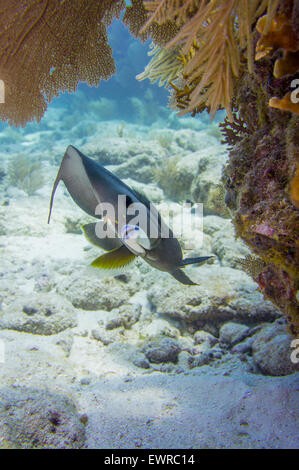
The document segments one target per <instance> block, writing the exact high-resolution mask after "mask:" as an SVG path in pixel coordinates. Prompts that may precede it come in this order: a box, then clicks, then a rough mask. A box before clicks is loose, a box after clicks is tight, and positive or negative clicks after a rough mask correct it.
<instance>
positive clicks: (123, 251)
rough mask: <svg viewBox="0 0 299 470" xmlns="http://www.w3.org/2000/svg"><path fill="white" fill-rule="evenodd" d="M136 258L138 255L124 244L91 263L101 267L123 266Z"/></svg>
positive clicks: (94, 266) (93, 265) (115, 267)
mask: <svg viewBox="0 0 299 470" xmlns="http://www.w3.org/2000/svg"><path fill="white" fill-rule="evenodd" d="M135 258H136V256H135V255H134V254H133V253H131V251H130V250H128V248H127V247H126V246H124V245H123V246H121V247H120V248H116V249H115V250H112V251H109V253H105V254H104V255H101V256H99V257H98V258H96V259H95V260H94V261H93V262H92V263H91V266H92V267H93V268H101V269H117V268H123V267H124V266H126V265H127V264H129V263H131V262H132V261H134V259H135Z"/></svg>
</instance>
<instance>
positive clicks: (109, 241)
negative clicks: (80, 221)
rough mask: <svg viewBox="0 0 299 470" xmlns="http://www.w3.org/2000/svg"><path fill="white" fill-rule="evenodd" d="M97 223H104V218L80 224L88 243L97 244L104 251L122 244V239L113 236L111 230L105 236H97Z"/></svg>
mask: <svg viewBox="0 0 299 470" xmlns="http://www.w3.org/2000/svg"><path fill="white" fill-rule="evenodd" d="M97 224H103V225H104V224H105V222H104V220H99V221H98V222H92V223H90V224H85V225H81V229H82V231H83V233H84V235H85V237H86V238H87V240H88V241H89V243H91V244H92V245H95V246H98V247H100V248H102V249H103V250H105V251H112V250H115V249H116V248H120V247H121V246H122V245H123V243H122V241H121V240H120V239H119V238H117V237H115V236H113V233H112V230H111V231H109V232H108V233H107V235H108V236H107V237H104V238H100V237H98V236H97V233H96V226H97ZM110 232H111V233H110Z"/></svg>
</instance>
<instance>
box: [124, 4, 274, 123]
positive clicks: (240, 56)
mask: <svg viewBox="0 0 299 470" xmlns="http://www.w3.org/2000/svg"><path fill="white" fill-rule="evenodd" d="M278 3H279V1H278V0H227V1H223V0H197V1H196V0H187V1H184V2H178V1H177V0H157V1H147V0H145V1H144V2H143V4H144V8H145V11H146V12H147V16H146V19H145V20H144V17H145V14H144V11H143V21H144V24H143V26H140V24H141V23H142V21H140V22H139V25H138V26H139V29H138V28H135V33H136V34H139V35H141V36H142V35H144V34H148V35H150V36H151V32H150V29H153V27H154V25H159V26H160V27H161V28H163V26H164V25H166V24H175V25H176V27H177V33H176V34H175V35H174V37H173V38H172V39H170V40H169V41H168V42H167V43H166V44H165V45H164V47H165V49H166V50H171V48H172V47H176V48H178V47H179V48H180V57H181V58H185V60H183V70H182V71H180V68H178V76H177V81H175V80H173V79H171V80H168V81H167V80H164V81H165V82H166V83H170V84H171V85H172V87H173V89H174V91H173V93H172V94H173V98H174V100H175V101H176V103H177V108H179V109H182V111H181V113H180V114H185V113H188V112H192V113H193V114H196V113H197V112H200V111H202V110H203V109H204V108H207V109H208V111H209V112H210V114H211V115H212V116H213V115H214V114H215V112H216V111H217V109H219V108H225V109H226V111H227V114H228V117H229V119H230V120H232V119H233V115H232V108H231V102H232V97H233V94H234V88H235V86H236V80H237V78H238V77H239V76H240V74H241V72H242V64H243V63H246V67H247V69H248V70H249V72H250V73H251V72H252V71H253V50H252V47H253V46H252V44H253V40H252V39H253V29H254V25H255V23H256V21H257V19H258V18H259V17H260V16H261V15H262V14H264V13H265V12H267V21H266V23H268V21H269V19H272V18H273V16H274V14H275V12H276V9H277V5H278ZM134 5H135V4H134V2H132V8H133V9H134ZM135 6H136V8H137V2H136V5H135ZM135 21H136V20H135ZM266 26H267V25H266ZM267 27H268V26H267ZM190 52H192V53H190ZM151 66H155V63H154V62H152V63H151V64H149V67H151ZM148 74H149V70H147V75H148ZM156 76H157V73H156Z"/></svg>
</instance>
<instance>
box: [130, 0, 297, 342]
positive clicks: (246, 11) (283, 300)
mask: <svg viewBox="0 0 299 470" xmlns="http://www.w3.org/2000/svg"><path fill="white" fill-rule="evenodd" d="M143 3H144V8H145V10H146V11H147V15H144V12H141V10H140V6H139V2H132V9H134V8H135V10H136V11H137V10H138V9H139V10H138V11H139V12H140V15H139V26H138V22H137V20H136V14H135V17H134V22H135V33H136V32H137V34H139V35H141V37H142V34H144V33H148V34H149V35H150V36H151V37H152V38H153V39H154V42H155V43H156V44H158V45H159V46H160V49H156V50H154V52H155V55H154V57H153V59H152V61H151V63H150V64H149V66H148V67H147V69H146V71H145V73H144V74H143V75H142V76H141V77H139V78H146V77H148V78H150V79H151V81H153V80H160V82H162V83H165V84H166V85H169V84H170V85H171V86H172V88H173V93H172V102H173V104H174V105H175V106H176V108H177V109H181V110H182V112H181V114H184V113H186V112H190V111H191V112H192V114H193V115H194V114H196V113H197V112H201V111H202V110H203V109H208V111H209V112H210V114H211V115H212V116H213V115H214V113H215V111H216V110H217V109H218V108H219V107H221V108H225V109H226V111H227V115H228V118H227V119H226V121H225V123H224V124H223V125H222V128H223V131H224V135H225V141H226V143H227V144H229V145H230V160H229V163H228V165H227V167H226V169H225V172H224V176H223V181H224V183H225V186H226V190H227V193H226V203H227V205H228V207H229V208H230V210H231V211H232V215H233V223H234V225H235V229H236V235H237V236H240V237H241V238H242V239H243V240H244V241H245V242H246V244H247V245H248V246H249V247H250V248H251V250H252V251H253V253H254V254H255V255H257V256H258V259H261V260H262V261H263V262H264V265H263V267H262V268H261V269H260V270H259V271H258V274H256V275H254V276H253V278H254V279H255V280H256V281H257V282H258V284H259V288H260V290H261V292H262V293H263V294H264V296H265V297H266V298H267V299H270V300H272V302H274V303H275V304H276V305H278V306H279V307H280V309H281V310H282V311H283V312H284V313H285V315H286V317H287V319H288V321H289V325H290V329H291V331H292V333H293V334H294V335H298V333H299V318H298V300H297V298H298V289H299V280H298V279H299V272H298V266H299V247H298V244H299V239H298V233H299V214H298V174H297V173H298V165H299V163H298V158H299V157H298V148H299V147H298V139H299V136H298V117H297V113H298V103H297V100H296V99H294V95H295V94H296V90H293V91H292V88H291V87H293V86H294V83H297V80H295V79H296V78H297V75H296V72H297V70H298V44H299V34H298V2H297V1H293V0H281V1H279V0H275V1H270V0H269V1H256V2H255V1H250V2H249V1H246V2H244V1H242V2H240V1H239V0H231V1H227V2H224V1H221V0H219V1H218V0H217V1H213V2H212V1H204V0H203V1H198V2H194V1H187V2H184V3H183V4H182V3H179V2H176V1H174V0H169V1H166V0H164V1H156V2H148V1H144V2H143ZM142 15H143V21H141V17H142ZM169 22H170V23H173V24H175V25H176V27H177V32H176V33H175V34H174V36H173V37H172V38H170V39H169V40H168V41H167V42H164V44H161V42H160V43H159V42H158V41H157V39H155V38H154V37H153V35H152V34H151V32H150V30H149V28H153V27H154V25H157V24H158V25H159V26H160V27H161V28H162V29H163V27H165V26H166V24H169ZM140 23H141V25H140ZM161 47H162V51H161ZM178 47H179V53H178V55H177V56H175V64H174V65H175V66H176V70H177V78H176V79H173V71H174V67H172V68H171V67H170V64H169V58H170V53H171V52H173V51H174V50H175V49H173V48H178ZM163 48H164V49H163ZM163 51H164V52H163ZM167 51H168V54H167ZM163 57H165V59H166V61H165V62H163V60H161V59H162V58H163ZM182 64H183V65H182ZM159 70H160V74H159V73H158V72H159ZM167 73H168V74H169V77H171V79H169V80H168V81H167ZM296 96H297V95H296ZM296 96H295V98H296ZM251 261H252V260H251ZM256 263H257V264H259V266H261V262H260V261H259V260H257V261H256ZM252 264H254V263H252V262H251V265H252ZM253 272H255V273H256V272H257V270H254V269H252V273H253ZM296 296H297V297H296Z"/></svg>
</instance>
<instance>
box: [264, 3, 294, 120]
mask: <svg viewBox="0 0 299 470" xmlns="http://www.w3.org/2000/svg"><path fill="white" fill-rule="evenodd" d="M292 20H293V19H292V17H288V16H287V15H286V14H285V13H284V12H279V13H278V14H276V15H275V16H274V17H273V18H272V19H270V18H269V16H268V15H264V16H262V17H261V18H259V20H258V22H257V25H256V29H257V31H258V32H259V33H260V35H261V37H260V39H259V40H258V43H257V45H256V55H255V59H256V60H260V59H262V58H263V57H265V56H272V55H273V54H274V52H276V51H277V50H278V49H281V50H282V54H283V55H282V57H281V58H278V59H276V61H275V64H274V69H273V75H274V77H275V78H282V77H283V76H285V75H293V74H295V73H296V72H297V70H299V36H298V34H297V33H296V32H295V30H294V24H293V21H292ZM269 106H271V107H273V108H277V109H281V110H283V111H291V112H294V113H298V114H299V103H298V101H297V100H295V101H294V100H292V93H291V92H290V93H287V94H286V95H285V96H284V97H283V98H282V99H279V98H277V97H273V98H271V99H270V101H269Z"/></svg>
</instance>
